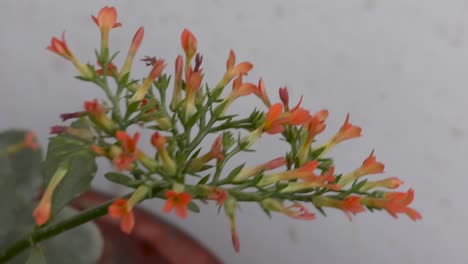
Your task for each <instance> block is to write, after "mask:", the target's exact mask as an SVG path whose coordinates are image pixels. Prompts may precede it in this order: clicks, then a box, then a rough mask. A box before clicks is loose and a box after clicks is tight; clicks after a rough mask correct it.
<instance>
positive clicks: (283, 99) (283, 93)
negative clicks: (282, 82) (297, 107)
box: [279, 86, 289, 108]
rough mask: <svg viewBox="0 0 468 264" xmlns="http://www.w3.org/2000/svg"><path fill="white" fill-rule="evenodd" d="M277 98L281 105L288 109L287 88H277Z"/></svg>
mask: <svg viewBox="0 0 468 264" xmlns="http://www.w3.org/2000/svg"><path fill="white" fill-rule="evenodd" d="M279 96H280V99H281V102H282V103H283V105H284V107H286V108H289V93H288V87H286V86H284V87H280V88H279Z"/></svg>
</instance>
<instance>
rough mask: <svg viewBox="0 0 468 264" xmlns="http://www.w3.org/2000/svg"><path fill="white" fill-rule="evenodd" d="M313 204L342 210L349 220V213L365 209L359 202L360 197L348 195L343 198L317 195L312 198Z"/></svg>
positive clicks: (350, 218)
mask: <svg viewBox="0 0 468 264" xmlns="http://www.w3.org/2000/svg"><path fill="white" fill-rule="evenodd" d="M314 204H315V206H317V207H333V208H337V209H340V210H342V211H343V213H345V214H346V216H347V217H348V219H349V221H351V220H352V217H351V214H357V213H361V212H364V211H365V210H366V209H365V208H364V207H363V206H362V204H361V197H359V196H348V197H346V198H345V199H343V200H338V199H335V198H331V197H326V196H317V197H315V198H314Z"/></svg>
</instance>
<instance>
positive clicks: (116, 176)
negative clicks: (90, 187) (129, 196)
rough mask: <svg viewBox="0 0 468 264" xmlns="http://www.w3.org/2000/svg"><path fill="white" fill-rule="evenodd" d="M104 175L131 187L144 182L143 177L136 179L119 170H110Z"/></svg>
mask: <svg viewBox="0 0 468 264" xmlns="http://www.w3.org/2000/svg"><path fill="white" fill-rule="evenodd" d="M104 177H106V179H108V180H109V181H111V182H115V183H118V184H121V185H125V186H127V187H131V188H136V187H138V186H140V185H142V184H143V183H144V180H143V179H141V180H135V179H133V178H131V177H129V176H127V175H125V174H122V173H118V172H108V173H106V174H104Z"/></svg>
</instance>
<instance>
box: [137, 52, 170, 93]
mask: <svg viewBox="0 0 468 264" xmlns="http://www.w3.org/2000/svg"><path fill="white" fill-rule="evenodd" d="M165 67H166V64H164V60H162V59H159V60H157V61H156V62H155V63H154V66H153V68H152V69H151V72H150V73H149V75H148V77H146V79H145V81H144V82H143V84H141V86H140V87H139V88H138V89H137V91H136V92H135V93H134V94H133V96H132V98H131V99H130V102H136V101H141V100H143V98H145V95H146V92H147V91H148V89H149V88H150V86H151V84H152V83H153V81H154V80H156V78H158V77H159V76H160V75H161V73H162V71H163V70H164V68H165Z"/></svg>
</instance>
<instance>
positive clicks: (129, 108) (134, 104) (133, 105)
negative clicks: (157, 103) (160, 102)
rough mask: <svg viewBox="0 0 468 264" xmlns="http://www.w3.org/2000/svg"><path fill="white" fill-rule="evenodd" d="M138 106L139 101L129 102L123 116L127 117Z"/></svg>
mask: <svg viewBox="0 0 468 264" xmlns="http://www.w3.org/2000/svg"><path fill="white" fill-rule="evenodd" d="M138 106H140V101H137V102H133V103H130V104H129V105H128V108H127V112H126V113H125V118H129V117H130V116H131V115H132V114H133V113H135V111H136V110H137V109H138Z"/></svg>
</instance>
